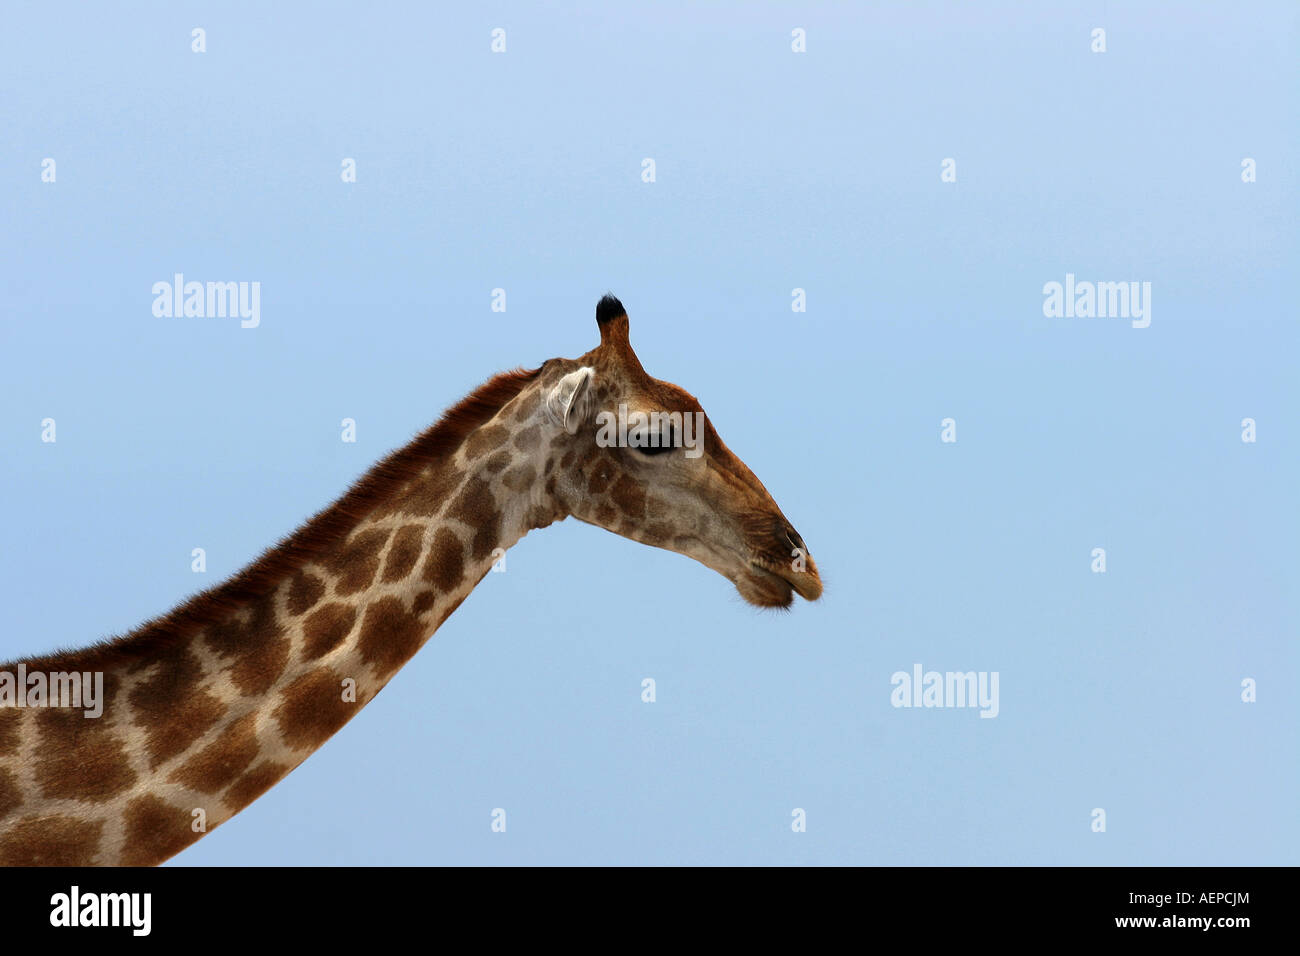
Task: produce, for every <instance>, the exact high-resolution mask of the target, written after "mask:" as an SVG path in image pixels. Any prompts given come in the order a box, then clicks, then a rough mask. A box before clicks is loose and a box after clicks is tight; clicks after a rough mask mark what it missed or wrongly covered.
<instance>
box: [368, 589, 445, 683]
mask: <svg viewBox="0 0 1300 956" xmlns="http://www.w3.org/2000/svg"><path fill="white" fill-rule="evenodd" d="M432 633H433V628H430V627H428V625H426V624H425V622H424V619H423V617H422V616H421V615H420V614H418V613H415V612H411V613H408V612H407V610H406V608H405V607H403V606H402V602H401V601H399V600H398V599H397V598H395V597H386V598H384V599H382V600H380V601H376V602H375V603H374V604H372V605H370V607H368V608H366V616H365V618H364V619H363V620H362V622H361V637H360V639H359V640H358V642H357V646H358V648H360V650H361V659H362V660H363V661H365V662H366V663H367V664H371V665H373V666H374V668H375V672H376V673H377V674H378V676H379V677H381V678H383V677H386V676H388V675H389V674H391V673H392V672H393V671H395V670H397V669H398V668H399V667H401V666H402V665H403V664H405V663H406V662H407V661H409V660H410V659H411V658H412V657H414V656H415V652H416V651H418V650H419V649H420V645H421V644H423V643H424V639H425V638H426V637H427V636H428V635H429V634H432Z"/></svg>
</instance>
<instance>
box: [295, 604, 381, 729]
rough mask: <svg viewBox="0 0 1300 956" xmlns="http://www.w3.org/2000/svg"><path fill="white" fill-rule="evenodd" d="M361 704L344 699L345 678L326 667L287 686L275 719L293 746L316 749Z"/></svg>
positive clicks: (304, 675) (307, 674)
mask: <svg viewBox="0 0 1300 956" xmlns="http://www.w3.org/2000/svg"><path fill="white" fill-rule="evenodd" d="M385 600H391V599H390V598H385ZM360 706H361V705H360V703H348V702H346V701H344V700H343V677H342V676H341V675H340V674H339V673H338V672H336V671H335V670H333V669H332V668H329V667H322V668H319V669H318V670H314V671H310V672H308V673H306V674H303V675H302V676H301V677H299V678H298V679H297V680H295V681H294V682H293V683H292V684H290V685H289V686H288V687H286V688H285V691H284V699H283V700H282V701H281V703H280V706H279V707H277V708H276V709H275V719H276V721H277V722H278V723H279V725H280V733H281V735H282V736H283V737H284V740H285V742H286V743H287V744H288V745H289V746H291V747H295V748H301V747H310V748H311V749H313V750H314V749H316V748H317V747H319V746H320V745H321V744H323V743H324V742H325V741H327V740H329V738H330V737H331V736H333V735H334V733H335V732H336V731H338V729H339V728H340V727H342V726H343V725H344V724H346V723H347V722H348V720H349V719H351V717H352V715H353V714H355V713H356V712H357V710H358V709H359V708H360Z"/></svg>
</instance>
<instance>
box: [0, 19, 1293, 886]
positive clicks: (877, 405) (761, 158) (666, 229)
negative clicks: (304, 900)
mask: <svg viewBox="0 0 1300 956" xmlns="http://www.w3.org/2000/svg"><path fill="white" fill-rule="evenodd" d="M700 6H701V5H695V4H662V5H654V6H653V7H648V6H645V5H616V6H611V5H606V4H590V5H574V4H560V5H547V6H546V8H545V9H540V8H534V7H533V6H532V5H527V4H501V3H497V4H490V5H487V6H484V7H481V8H477V7H476V8H472V9H467V10H464V11H457V10H452V9H445V10H444V9H434V8H433V7H432V5H423V4H416V5H411V6H409V7H408V6H397V5H395V6H392V7H388V8H381V9H366V10H364V11H362V10H360V9H359V8H357V7H355V5H347V4H339V5H330V4H311V5H301V6H297V7H295V6H292V5H286V4H277V5H274V6H273V7H272V8H268V7H267V5H264V4H229V3H225V4H191V5H185V6H183V7H181V6H177V5H175V4H151V5H145V4H136V5H127V6H126V7H125V8H114V9H111V10H109V9H104V10H96V9H93V8H88V7H85V6H83V5H66V6H62V7H60V6H59V5H57V4H53V5H52V4H48V3H44V4H18V3H11V4H8V5H6V7H5V9H4V12H3V14H0V27H2V29H0V90H2V91H3V96H0V128H3V129H4V130H5V132H6V135H5V137H4V142H3V145H2V146H0V183H3V188H0V219H2V220H3V222H4V223H5V225H6V228H5V229H3V230H0V282H2V283H3V289H4V295H3V298H2V300H0V301H3V308H2V309H0V447H3V448H4V451H5V454H4V455H3V458H2V459H0V492H3V499H2V500H3V502H4V516H5V527H6V533H5V535H4V547H3V549H2V550H0V569H2V570H3V574H0V596H2V597H3V599H4V602H5V607H6V609H7V623H6V627H5V628H4V629H3V632H2V633H0V657H6V658H7V657H12V656H16V655H21V654H28V653H36V652H40V651H43V650H47V649H50V648H52V647H54V646H58V645H68V644H84V643H89V642H90V641H92V640H94V639H96V638H98V637H100V636H103V635H105V634H109V633H114V632H121V631H125V630H128V629H130V628H131V627H133V626H134V625H135V624H137V623H139V622H140V621H142V620H144V619H146V618H148V617H151V616H153V615H156V614H158V613H160V612H162V611H164V610H166V609H168V608H169V607H171V606H172V605H174V604H175V603H177V602H178V601H180V600H181V599H182V598H184V597H185V596H187V595H188V594H190V593H192V592H193V591H195V590H197V589H199V588H201V587H205V586H208V585H211V584H213V583H216V582H217V581H218V580H220V579H221V578H222V577H224V576H226V575H228V574H230V573H233V572H234V571H236V570H237V569H238V568H240V567H241V566H242V565H243V564H244V563H246V562H247V561H248V560H250V559H251V558H253V557H254V556H255V555H256V554H257V553H259V552H260V551H261V549H262V548H264V547H266V546H267V545H269V544H270V543H272V542H273V541H275V540H276V539H277V538H279V537H280V536H282V535H283V534H285V533H287V532H288V531H290V530H292V529H293V528H294V527H295V526H296V525H297V524H298V523H299V522H301V521H302V520H303V519H304V518H306V517H307V516H308V515H309V514H311V513H313V512H315V511H316V510H318V509H319V508H321V507H324V506H325V505H327V504H328V503H329V502H330V501H332V500H333V499H334V498H335V497H337V496H338V495H339V494H341V493H342V492H343V491H344V489H345V488H346V487H347V486H348V484H349V483H350V482H351V481H353V480H354V479H355V478H357V477H358V476H359V475H361V474H362V473H363V472H364V471H365V470H366V469H367V468H368V467H369V466H370V464H371V463H372V462H373V461H375V460H376V459H377V458H379V457H380V456H381V455H382V454H383V453H385V452H386V451H387V450H389V449H391V448H393V447H396V446H398V445H401V444H403V443H404V442H405V441H407V440H408V439H409V438H410V437H411V436H412V435H414V434H415V433H416V432H417V431H418V430H420V429H422V428H423V427H424V426H425V425H427V424H428V423H429V422H431V421H432V420H433V419H435V418H436V417H437V415H438V414H439V413H440V412H441V411H442V410H443V409H444V408H445V407H446V406H448V405H449V404H451V403H452V402H454V401H455V400H457V399H458V398H460V397H461V396H462V395H463V394H464V393H465V392H466V391H467V390H468V389H470V388H472V387H473V386H474V385H476V384H477V383H478V382H480V381H481V380H483V379H484V378H486V377H487V376H489V375H490V374H491V373H493V372H495V371H498V370H500V369H503V368H506V367H511V366H514V365H525V366H528V367H532V366H535V365H537V364H539V363H540V362H541V361H542V360H544V359H546V358H549V357H552V356H566V357H573V356H576V355H578V354H581V353H582V352H584V351H586V350H587V349H589V348H590V347H591V346H592V345H594V344H595V342H596V339H597V333H596V328H595V323H594V320H593V307H594V305H595V302H596V299H597V298H598V297H599V296H600V295H601V294H602V293H604V292H605V291H607V290H612V291H613V292H615V293H616V294H617V295H619V297H620V298H621V299H622V300H623V302H624V303H625V305H626V306H627V307H628V310H629V312H630V314H631V329H632V341H633V344H634V345H635V347H636V348H637V350H638V353H639V355H640V357H641V360H642V362H643V363H644V364H645V366H646V368H647V369H648V370H649V371H650V372H651V373H652V374H654V375H657V376H659V377H661V378H665V379H668V380H670V381H674V382H677V383H679V384H681V385H682V386H684V387H685V388H687V389H688V390H690V391H692V392H693V393H695V394H696V395H698V396H699V398H700V400H701V401H702V402H703V404H704V407H705V408H706V409H707V410H708V412H709V414H710V416H711V417H712V419H713V421H714V424H715V425H716V426H717V428H718V430H719V432H720V434H721V435H722V436H723V438H724V439H725V440H726V442H727V443H728V445H729V446H730V447H731V448H732V450H733V451H735V452H736V453H737V454H738V455H740V456H741V457H742V458H743V459H744V460H745V461H746V462H747V463H748V464H749V465H750V467H751V468H753V470H754V471H755V473H756V474H758V476H759V477H760V478H761V479H762V480H763V482H764V483H765V484H766V485H767V487H768V489H769V490H770V491H771V492H772V494H773V496H774V497H775V499H776V500H777V501H778V503H779V504H780V505H781V507H782V509H783V510H784V511H785V513H786V514H787V515H788V516H789V517H790V519H791V520H792V522H793V523H794V525H795V526H796V527H797V528H798V529H799V531H800V533H801V534H802V535H803V537H804V538H805V540H806V541H807V542H808V545H809V548H810V550H811V553H812V554H813V556H814V557H815V558H816V560H817V562H818V565H819V567H820V568H821V569H822V572H823V576H824V578H825V580H826V583H827V592H826V596H825V597H824V598H823V600H822V601H821V602H819V603H817V604H815V605H808V604H804V603H802V602H801V603H800V604H798V605H797V606H796V607H795V608H794V610H793V612H792V613H790V614H771V613H760V612H757V611H755V610H753V609H751V608H749V607H747V606H745V605H743V604H742V603H741V601H740V599H739V597H738V596H737V595H736V594H735V591H734V589H733V588H732V587H731V586H730V585H729V584H728V583H727V582H726V581H725V580H723V579H722V578H721V577H719V576H718V575H716V574H714V573H713V572H711V571H708V570H707V569H705V568H703V567H702V566H700V565H697V564H695V563H694V562H691V561H689V560H687V559H685V558H683V557H680V556H677V555H673V554H670V553H667V552H661V551H655V550H652V549H649V548H645V547H642V546H639V545H635V544H633V543H631V542H629V541H625V540H623V539H620V538H618V537H616V536H613V535H610V534H608V533H606V532H603V531H600V530H598V529H596V528H592V527H588V526H584V525H581V524H578V523H576V522H574V521H569V522H565V523H564V524H562V525H558V526H553V527H552V528H549V529H546V530H545V531H542V532H537V533H534V534H532V535H530V536H529V537H527V538H525V539H524V540H523V541H522V542H521V543H520V544H519V545H518V546H517V547H516V548H515V549H514V550H513V551H511V553H510V555H509V557H508V561H507V568H508V570H507V572H506V573H505V574H496V575H489V576H488V578H487V579H485V581H484V582H483V584H482V585H480V587H479V588H478V589H477V590H476V591H475V592H474V594H473V595H472V596H471V597H470V598H469V600H468V601H466V603H465V604H464V606H463V607H462V608H461V609H460V610H459V611H458V612H457V613H456V614H455V615H454V616H453V617H452V618H451V619H450V620H449V621H448V623H447V624H446V625H445V626H444V627H443V628H442V629H441V630H440V631H439V632H438V635H437V636H436V637H435V639H434V640H433V641H431V642H430V643H429V644H428V645H427V646H426V647H425V648H424V650H422V651H421V653H420V654H419V655H418V656H417V657H416V659H415V660H414V661H413V662H412V663H411V664H409V665H408V666H407V667H406V668H405V669H404V670H403V671H402V672H400V673H399V674H398V675H397V677H396V678H395V679H394V680H393V682H392V683H391V684H390V685H389V686H388V687H387V688H386V689H385V690H384V692H383V693H382V694H381V695H380V696H379V697H378V698H377V699H376V700H375V701H374V702H373V703H372V704H370V705H369V706H368V707H367V708H366V709H365V710H364V711H362V713H361V714H360V715H359V716H358V717H357V718H356V719H354V720H353V721H352V722H351V723H349V724H348V725H347V726H346V727H345V728H344V729H343V730H342V731H341V732H340V733H339V734H338V736H336V737H335V738H334V739H332V740H331V741H330V742H329V743H327V744H326V745H325V747H324V748H323V749H322V750H321V751H320V752H319V753H317V754H315V755H314V756H313V757H311V758H310V759H309V760H308V761H307V762H306V763H305V764H304V765H303V766H302V767H300V768H299V769H297V770H296V771H294V772H293V773H292V774H291V775H290V776H289V777H288V778H286V779H285V780H284V781H283V782H282V783H281V784H279V785H278V786H277V787H275V788H274V789H273V790H272V791H270V792H269V793H268V794H267V795H266V796H264V797H263V798H261V799H260V800H259V801H257V802H256V803H254V804H253V805H252V806H251V807H250V808H249V809H248V810H246V811H244V812H243V813H242V814H240V815H239V816H238V817H236V818H235V819H234V820H233V821H231V822H230V823H228V824H226V825H225V826H223V827H222V828H220V829H219V830H218V831H217V832H215V833H214V834H212V835H210V836H208V837H207V838H205V839H203V840H202V841H200V842H199V843H198V844H196V845H195V846H194V847H192V848H190V849H189V850H187V851H185V852H184V853H182V854H181V855H180V856H179V857H177V858H176V860H175V862H176V863H177V864H178V865H183V864H221V865H227V864H238V865H244V864H249V865H252V864H273V863H304V864H352V863H358V864H389V863H406V864H419V863H485V864H507V863H513V864H534V863H561V864H577V863H613V864H625V863H648V864H663V863H697V864H719V863H737V864H829V863H834V864H932V863H958V864H982V863H989V864H1175V865H1180V864H1264V863H1271V864H1283V863H1285V864H1295V863H1297V862H1300V853H1298V852H1297V851H1298V849H1300V832H1298V826H1297V818H1296V814H1295V807H1296V804H1297V799H1298V798H1300V776H1298V771H1297V766H1298V764H1297V756H1298V754H1297V742H1298V741H1297V732H1298V728H1300V703H1298V702H1297V688H1300V660H1298V655H1297V651H1296V646H1297V628H1298V625H1300V615H1298V614H1297V590H1296V582H1297V580H1300V575H1298V573H1297V572H1300V560H1298V559H1297V556H1296V547H1295V542H1296V539H1297V531H1300V521H1298V520H1297V510H1296V506H1295V488H1296V479H1297V455H1296V452H1295V449H1296V442H1297V434H1296V411H1297V408H1298V407H1300V405H1298V403H1297V387H1296V367H1297V345H1298V344H1300V343H1298V342H1297V332H1296V321H1297V314H1296V296H1295V291H1294V283H1295V274H1296V270H1295V267H1296V264H1297V252H1298V250H1297V236H1298V235H1300V233H1298V231H1297V228H1296V226H1297V215H1296V214H1297V208H1298V207H1297V198H1298V196H1297V187H1296V182H1297V172H1298V170H1297V157H1298V156H1300V148H1298V147H1300V143H1298V142H1297V140H1298V136H1297V126H1296V123H1295V122H1294V118H1295V116H1296V115H1297V105H1298V103H1297V99H1298V97H1297V78H1298V76H1297V68H1296V60H1295V54H1294V51H1295V50H1296V49H1297V48H1298V47H1300V42H1298V41H1300V36H1298V33H1300V30H1298V25H1300V14H1298V13H1297V9H1296V7H1295V6H1294V4H1290V3H1247V4H1244V5H1242V4H1237V5H1232V6H1222V5H1209V4H1205V5H1201V4H1144V3H1140V4H1100V5H1095V4H1037V3H1023V4H982V5H968V4H961V5H957V4H925V3H902V2H887V3H880V4H870V5H847V4H823V5H818V4H721V3H719V4H709V5H707V6H706V8H705V9H700V8H699V7H700ZM194 27H202V28H203V29H205V30H206V46H207V49H206V52H204V53H201V54H200V53H195V52H192V50H191V30H192V29H193V28H194ZM497 27H500V28H503V29H504V30H505V31H506V52H504V53H500V54H493V53H492V52H491V50H490V43H491V31H492V30H493V29H494V28H497ZM1097 27H1101V28H1103V29H1104V30H1105V31H1106V51H1105V52H1104V53H1094V52H1092V51H1091V49H1090V46H1091V45H1092V42H1093V41H1092V40H1091V34H1092V31H1093V29H1094V28H1097ZM795 28H803V29H804V30H806V31H807V52H805V53H794V52H792V50H791V31H792V30H793V29H795ZM47 157H48V158H53V159H54V160H55V162H56V164H57V165H56V170H57V173H56V181H55V182H53V183H45V182H42V181H41V169H42V166H41V164H42V160H43V159H45V158H47ZM348 157H350V158H353V159H355V161H356V168H357V179H356V182H355V183H345V182H342V181H341V177H340V169H341V163H342V161H343V160H344V158H348ZM647 157H648V158H653V159H654V160H655V168H656V177H655V181H654V182H653V183H646V182H643V181H642V176H641V170H642V161H643V159H645V158H647ZM947 158H952V159H954V160H955V163H956V181H955V182H943V181H942V180H941V175H940V173H941V164H942V162H943V161H944V160H945V159H947ZM1246 158H1250V159H1253V160H1254V161H1255V169H1256V181H1255V182H1252V183H1246V182H1243V181H1242V161H1243V159H1246ZM175 272H183V273H184V274H185V275H186V276H187V277H189V278H193V279H199V280H221V281H226V280H230V281H241V280H242V281H258V282H260V283H261V323H260V325H259V326H258V327H257V328H256V329H241V328H240V327H239V323H238V321H237V320H230V319H196V318H191V319H183V318H158V317H155V316H154V315H153V313H152V310H151V304H152V301H153V296H152V294H151V291H150V290H151V287H152V285H153V284H154V283H155V282H157V281H160V280H161V281H167V280H170V278H171V276H172V275H173V274H174V273H175ZM1067 273H1070V274H1073V275H1075V276H1076V277H1077V278H1078V279H1080V280H1094V281H1125V282H1127V281H1137V282H1150V283H1151V289H1152V292H1151V324H1150V326H1149V327H1148V328H1144V329H1136V328H1133V327H1132V326H1131V324H1130V323H1129V322H1128V321H1127V320H1124V319H1120V318H1070V319H1066V318H1048V317H1045V316H1044V314H1043V309H1042V305H1043V298H1044V296H1043V291H1042V290H1043V286H1044V284H1045V283H1048V282H1052V281H1057V282H1063V281H1064V280H1065V276H1066V274H1067ZM494 288H504V289H506V291H507V302H508V305H507V311H506V312H504V313H497V312H493V311H491V309H490V304H491V293H492V290H493V289H494ZM795 288H802V289H804V290H806V295H807V311H806V312H802V313H800V312H793V311H792V310H791V295H792V289H795ZM46 417H53V418H55V419H56V421H57V429H58V431H57V435H58V441H57V443H55V444H53V445H51V444H47V443H42V442H41V441H40V431H41V427H40V423H41V420H42V419H43V418H46ZM345 417H350V418H353V419H355V420H356V422H357V425H358V432H357V434H358V440H357V442H356V443H355V444H345V443H343V442H341V441H340V440H339V423H340V421H341V419H343V418H345ZM945 418H953V419H954V420H955V421H956V428H957V441H956V442H955V443H944V442H942V441H941V440H940V430H941V429H940V422H941V421H942V420H943V419H945ZM1244 418H1252V419H1254V420H1255V421H1256V426H1257V441H1255V442H1254V443H1245V442H1243V441H1242V440H1241V435H1242V427H1241V422H1242V420H1243V419H1244ZM200 546H201V547H204V548H205V549H206V552H207V556H208V572H207V574H206V575H205V576H202V577H200V576H197V575H195V574H193V573H191V571H190V551H191V549H192V548H194V547H200ZM1097 547H1102V548H1105V549H1106V560H1107V567H1106V571H1105V573H1104V574H1098V573H1094V572H1093V571H1092V569H1091V566H1090V565H1091V563H1092V560H1093V559H1092V556H1091V555H1092V551H1093V549H1094V548H1097ZM663 595H669V596H671V599H670V600H668V601H662V600H652V599H654V598H656V596H663ZM652 606H653V607H654V608H655V610H654V612H653V613H647V610H648V609H649V608H651V607H652ZM917 663H919V664H921V665H923V667H924V668H925V669H926V670H931V669H933V670H938V671H968V670H974V671H986V672H997V673H998V674H999V678H1000V682H999V686H1000V708H999V714H998V716H997V717H996V718H995V719H980V718H979V716H978V713H977V711H975V710H970V709H901V708H894V707H892V706H891V704H890V693H891V690H892V687H891V683H890V679H891V675H893V674H894V673H895V672H896V671H900V670H903V671H910V670H911V669H912V667H913V665H914V664H917ZM646 677H652V678H654V679H655V681H656V684H657V691H658V699H657V701H656V702H655V703H654V704H645V703H642V701H641V698H640V691H641V681H642V679H643V678H646ZM1247 678H1250V679H1253V680H1255V681H1256V682H1257V688H1258V690H1257V693H1258V699H1257V701H1256V702H1255V703H1249V704H1248V703H1244V702H1243V701H1242V700H1241V682H1242V681H1243V680H1244V679H1247ZM496 807H503V808H506V810H507V813H508V820H509V825H508V830H507V832H506V833H505V834H497V833H493V832H491V829H490V813H491V811H492V809H493V808H496ZM794 808H802V809H804V810H805V811H806V814H807V831H806V832H803V833H795V832H792V830H791V811H792V810H793V809H794ZM1094 808H1103V809H1104V810H1105V811H1106V831H1105V832H1104V833H1097V832H1093V830H1092V816H1091V814H1092V811H1093V809H1094Z"/></svg>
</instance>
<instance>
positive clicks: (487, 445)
mask: <svg viewBox="0 0 1300 956" xmlns="http://www.w3.org/2000/svg"><path fill="white" fill-rule="evenodd" d="M509 437H510V433H509V432H508V431H506V430H505V428H504V427H503V426H501V425H484V426H483V427H482V428H480V429H478V430H477V431H476V432H474V434H472V435H470V436H469V438H467V439H466V440H465V457H466V458H468V459H471V460H473V459H475V458H479V457H481V456H482V455H486V454H487V453H488V452H489V451H491V450H492V449H493V448H500V447H501V446H502V445H504V444H505V443H506V439H507V438H509Z"/></svg>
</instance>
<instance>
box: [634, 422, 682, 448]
mask: <svg viewBox="0 0 1300 956" xmlns="http://www.w3.org/2000/svg"><path fill="white" fill-rule="evenodd" d="M676 447H677V432H676V430H675V429H674V428H673V427H672V426H671V425H669V426H668V429H667V430H666V431H664V432H660V434H659V444H658V445H639V446H637V449H636V450H637V451H639V452H640V453H641V454H643V455H662V454H664V453H665V452H670V451H672V450H673V449H674V448H676Z"/></svg>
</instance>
